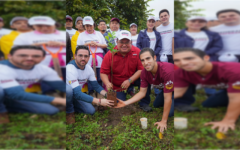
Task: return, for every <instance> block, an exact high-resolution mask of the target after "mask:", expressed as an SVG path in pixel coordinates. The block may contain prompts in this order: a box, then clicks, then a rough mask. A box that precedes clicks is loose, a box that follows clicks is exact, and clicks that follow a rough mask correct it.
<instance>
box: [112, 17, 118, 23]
mask: <svg viewBox="0 0 240 150" xmlns="http://www.w3.org/2000/svg"><path fill="white" fill-rule="evenodd" d="M112 21H117V22H118V23H120V20H119V19H118V18H112V19H111V21H110V22H112Z"/></svg>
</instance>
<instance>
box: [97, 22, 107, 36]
mask: <svg viewBox="0 0 240 150" xmlns="http://www.w3.org/2000/svg"><path fill="white" fill-rule="evenodd" d="M98 29H99V31H100V32H101V33H102V34H104V33H106V31H107V25H106V22H105V21H104V20H100V21H99V22H98Z"/></svg>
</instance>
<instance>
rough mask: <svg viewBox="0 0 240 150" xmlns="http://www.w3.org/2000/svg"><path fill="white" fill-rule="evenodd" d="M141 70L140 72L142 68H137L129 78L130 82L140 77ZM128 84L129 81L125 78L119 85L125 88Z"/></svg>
mask: <svg viewBox="0 0 240 150" xmlns="http://www.w3.org/2000/svg"><path fill="white" fill-rule="evenodd" d="M141 72H142V70H138V71H137V72H135V73H134V74H133V75H132V76H131V77H130V78H129V79H131V80H132V82H134V81H136V80H137V79H138V78H139V77H140V75H141ZM130 85H131V83H130V82H129V80H128V79H127V80H125V81H124V82H123V83H122V85H121V87H124V88H126V89H127V88H128V87H129V86H130Z"/></svg>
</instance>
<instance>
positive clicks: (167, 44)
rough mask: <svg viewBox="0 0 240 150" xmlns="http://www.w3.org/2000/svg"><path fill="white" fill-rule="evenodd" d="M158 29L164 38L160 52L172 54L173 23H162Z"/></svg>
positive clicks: (162, 38)
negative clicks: (165, 24) (164, 24)
mask: <svg viewBox="0 0 240 150" xmlns="http://www.w3.org/2000/svg"><path fill="white" fill-rule="evenodd" d="M156 30H157V31H158V32H159V33H160V35H161V40H162V50H161V51H160V53H159V54H160V55H162V54H166V55H172V39H173V37H174V31H173V30H174V26H173V24H172V23H169V24H168V25H167V26H163V25H162V24H161V25H160V26H158V27H157V28H156Z"/></svg>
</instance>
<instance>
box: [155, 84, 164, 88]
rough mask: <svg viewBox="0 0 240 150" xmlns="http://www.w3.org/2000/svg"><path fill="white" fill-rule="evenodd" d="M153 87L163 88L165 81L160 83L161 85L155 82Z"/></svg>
mask: <svg viewBox="0 0 240 150" xmlns="http://www.w3.org/2000/svg"><path fill="white" fill-rule="evenodd" d="M153 88H157V89H163V88H164V84H163V83H160V84H159V85H154V84H153Z"/></svg>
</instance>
